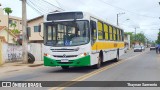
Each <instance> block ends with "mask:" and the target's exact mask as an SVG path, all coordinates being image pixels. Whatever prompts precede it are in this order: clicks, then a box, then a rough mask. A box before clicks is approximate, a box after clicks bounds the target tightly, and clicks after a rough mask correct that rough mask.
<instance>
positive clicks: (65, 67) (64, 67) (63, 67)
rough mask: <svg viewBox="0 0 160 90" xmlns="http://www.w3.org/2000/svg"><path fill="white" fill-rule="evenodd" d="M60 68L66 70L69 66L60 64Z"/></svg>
mask: <svg viewBox="0 0 160 90" xmlns="http://www.w3.org/2000/svg"><path fill="white" fill-rule="evenodd" d="M61 67H62V69H64V70H66V69H69V66H61Z"/></svg>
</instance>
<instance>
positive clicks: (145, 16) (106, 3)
mask: <svg viewBox="0 0 160 90" xmlns="http://www.w3.org/2000/svg"><path fill="white" fill-rule="evenodd" d="M99 1H101V2H102V3H104V4H107V5H109V6H112V7H114V8H117V9H120V10H123V11H126V12H129V13H133V14H135V15H138V16H143V17H148V18H159V17H152V16H148V15H141V14H138V13H135V12H132V11H129V10H126V9H123V8H120V7H117V6H114V5H112V4H110V3H107V2H105V1H103V0H99Z"/></svg>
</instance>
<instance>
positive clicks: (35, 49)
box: [28, 43, 44, 60]
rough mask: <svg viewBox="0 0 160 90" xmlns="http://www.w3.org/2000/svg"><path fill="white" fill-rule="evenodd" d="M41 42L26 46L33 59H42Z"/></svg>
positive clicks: (42, 46)
mask: <svg viewBox="0 0 160 90" xmlns="http://www.w3.org/2000/svg"><path fill="white" fill-rule="evenodd" d="M43 48H44V45H43V43H30V44H29V46H28V49H29V52H30V53H31V54H33V55H34V57H35V60H43V52H44V50H43Z"/></svg>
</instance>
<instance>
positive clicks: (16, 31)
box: [12, 29, 20, 35]
mask: <svg viewBox="0 0 160 90" xmlns="http://www.w3.org/2000/svg"><path fill="white" fill-rule="evenodd" d="M12 33H13V34H15V35H19V34H20V31H19V30H18V29H15V30H12Z"/></svg>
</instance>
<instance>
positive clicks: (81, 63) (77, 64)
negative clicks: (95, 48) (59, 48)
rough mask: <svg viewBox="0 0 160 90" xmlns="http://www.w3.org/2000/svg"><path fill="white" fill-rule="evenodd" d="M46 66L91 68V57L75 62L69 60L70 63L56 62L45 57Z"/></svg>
mask: <svg viewBox="0 0 160 90" xmlns="http://www.w3.org/2000/svg"><path fill="white" fill-rule="evenodd" d="M44 66H74V67H81V66H90V55H88V56H85V57H82V58H78V59H74V60H69V62H61V60H55V59H52V58H49V57H46V56H44Z"/></svg>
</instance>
